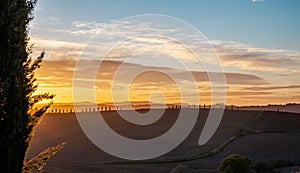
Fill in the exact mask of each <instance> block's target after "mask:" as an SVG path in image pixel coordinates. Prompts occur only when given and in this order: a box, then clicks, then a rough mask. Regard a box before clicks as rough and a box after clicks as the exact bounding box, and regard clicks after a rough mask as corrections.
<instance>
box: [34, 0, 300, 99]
mask: <svg viewBox="0 0 300 173" xmlns="http://www.w3.org/2000/svg"><path fill="white" fill-rule="evenodd" d="M299 7H300V1H297V0H285V1H283V0H230V1H229V0H223V1H220V0H219V1H217V0H201V1H196V0H195V1H192V0H191V1H176V0H173V1H165V0H160V1H158V0H153V1H137V0H125V1H121V0H120V1H98V0H90V1H79V0H74V1H58V0H51V1H46V0H39V1H38V5H37V6H36V9H35V12H34V16H35V19H34V20H33V21H32V22H31V24H30V26H29V27H30V32H29V33H30V37H31V42H32V43H34V45H35V46H34V47H35V49H34V50H35V52H34V55H33V56H36V55H37V54H38V53H39V52H40V51H42V50H45V51H46V58H45V59H44V62H43V67H42V68H41V69H39V70H38V71H37V76H38V82H39V86H40V87H39V90H38V92H51V93H55V94H56V97H55V102H72V101H79V102H81V101H90V102H98V103H101V102H111V101H119V102H121V101H128V100H129V101H146V100H147V101H148V100H149V99H150V101H154V102H167V103H178V102H188V103H190V104H199V103H200V104H205V103H206V104H209V103H218V102H225V103H226V104H235V105H258V104H283V103H290V102H300V80H299V79H300V69H299V67H300V52H299V51H300V34H299V31H300V22H299V19H300V12H299V10H298V9H299ZM215 80H216V81H215ZM74 88H75V89H74ZM76 88H77V89H78V90H77V89H76ZM74 91H78V92H77V93H75V95H74ZM90 91H91V92H93V94H90ZM126 91H129V94H128V93H126ZM224 92H226V95H224ZM212 100H214V101H212Z"/></svg>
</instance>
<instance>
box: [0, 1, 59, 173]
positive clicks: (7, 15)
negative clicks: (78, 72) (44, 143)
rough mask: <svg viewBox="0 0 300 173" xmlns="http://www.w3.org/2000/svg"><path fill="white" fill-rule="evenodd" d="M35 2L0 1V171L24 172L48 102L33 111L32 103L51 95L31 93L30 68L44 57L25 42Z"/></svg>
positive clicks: (35, 86)
mask: <svg viewBox="0 0 300 173" xmlns="http://www.w3.org/2000/svg"><path fill="white" fill-rule="evenodd" d="M36 2H37V1H36V0H1V2H0V59H1V60H0V61H1V62H0V71H1V72H0V153H1V154H0V171H1V172H5V173H6V172H7V173H20V172H25V171H24V169H23V167H24V165H26V159H25V157H26V153H27V149H28V147H29V143H30V140H31V137H32V132H33V128H34V126H35V125H36V124H37V123H38V122H39V120H40V118H41V116H42V115H43V113H44V112H46V111H47V109H48V107H49V106H50V104H48V105H45V106H44V107H42V108H39V109H38V110H37V111H33V110H34V109H33V107H34V105H35V104H36V103H38V102H40V101H41V100H43V99H52V98H53V95H51V94H48V93H45V94H40V95H35V94H34V91H36V89H37V87H38V86H37V84H36V78H35V75H34V71H35V70H36V69H37V68H39V67H40V65H41V62H42V59H43V57H44V52H42V53H41V55H40V56H39V57H37V58H36V59H34V60H33V59H32V58H31V53H32V47H33V45H29V43H28V41H29V37H28V24H29V22H30V21H31V20H32V19H33V13H32V12H33V9H34V6H35V4H36ZM58 147H59V146H58Z"/></svg>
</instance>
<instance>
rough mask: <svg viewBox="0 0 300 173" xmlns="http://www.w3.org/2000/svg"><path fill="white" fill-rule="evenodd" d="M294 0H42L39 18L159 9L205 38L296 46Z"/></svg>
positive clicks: (299, 41)
mask: <svg viewBox="0 0 300 173" xmlns="http://www.w3.org/2000/svg"><path fill="white" fill-rule="evenodd" d="M299 7H300V1H298V0H264V1H258V2H253V1H251V0H227V1H225V0H217V1H216V0H194V1H193V0H190V1H176V0H172V1H166V0H160V1H158V0H153V1H139V0H125V1H124V0H123V1H122V0H119V1H116V0H112V1H101V0H90V1H81V0H72V1H61V0H51V1H46V0H40V1H39V4H38V9H42V10H37V12H36V18H37V20H40V19H43V18H44V19H46V18H48V17H50V16H53V17H57V18H60V19H61V20H63V21H86V22H89V21H96V22H105V23H109V22H110V21H111V20H119V19H122V18H125V17H129V16H133V15H139V14H163V15H169V16H173V17H176V18H179V19H182V20H184V21H186V22H188V23H190V24H192V25H194V26H195V27H196V28H198V29H199V30H200V31H201V32H203V33H204V34H205V35H206V36H207V37H208V38H211V39H217V40H225V41H235V42H239V43H246V44H249V45H252V46H257V47H265V48H281V49H290V50H300V34H299V30H300V22H299V19H300V13H299Z"/></svg>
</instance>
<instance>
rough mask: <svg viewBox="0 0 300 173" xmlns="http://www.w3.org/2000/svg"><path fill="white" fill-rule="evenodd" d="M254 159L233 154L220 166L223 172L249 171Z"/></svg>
mask: <svg viewBox="0 0 300 173" xmlns="http://www.w3.org/2000/svg"><path fill="white" fill-rule="evenodd" d="M251 163H252V161H251V160H250V159H249V158H248V157H244V156H240V155H237V154H231V155H229V156H227V157H226V158H224V159H223V160H222V162H221V164H220V166H219V172H221V173H249V172H250V166H251Z"/></svg>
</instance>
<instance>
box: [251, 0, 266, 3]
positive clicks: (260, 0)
mask: <svg viewBox="0 0 300 173" xmlns="http://www.w3.org/2000/svg"><path fill="white" fill-rule="evenodd" d="M262 1H264V0H252V2H254V3H255V2H262Z"/></svg>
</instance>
